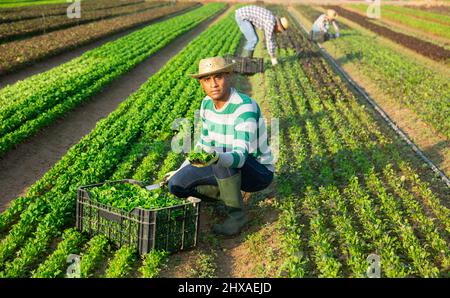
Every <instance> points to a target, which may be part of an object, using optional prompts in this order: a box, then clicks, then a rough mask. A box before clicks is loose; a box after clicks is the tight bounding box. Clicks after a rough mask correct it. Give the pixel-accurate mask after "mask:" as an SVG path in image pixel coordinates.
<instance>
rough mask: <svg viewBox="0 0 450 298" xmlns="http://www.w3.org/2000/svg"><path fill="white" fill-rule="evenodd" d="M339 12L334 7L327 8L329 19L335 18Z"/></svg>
mask: <svg viewBox="0 0 450 298" xmlns="http://www.w3.org/2000/svg"><path fill="white" fill-rule="evenodd" d="M337 16H338V15H337V12H336V11H335V10H334V9H328V10H327V17H328V19H329V20H335V19H336V18H337Z"/></svg>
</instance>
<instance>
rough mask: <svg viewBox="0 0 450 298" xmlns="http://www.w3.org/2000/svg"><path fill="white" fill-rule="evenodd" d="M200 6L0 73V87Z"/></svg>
mask: <svg viewBox="0 0 450 298" xmlns="http://www.w3.org/2000/svg"><path fill="white" fill-rule="evenodd" d="M198 7H199V6H192V7H188V8H186V9H182V10H180V11H177V12H174V13H170V14H168V15H166V16H163V17H160V18H156V19H153V20H151V21H148V22H145V23H144V24H141V25H137V26H134V27H132V28H129V29H126V30H124V31H121V32H118V33H113V34H111V35H107V36H105V37H101V38H99V39H97V40H95V41H93V42H88V43H87V44H85V45H82V46H80V47H77V48H75V49H72V50H64V51H63V52H62V53H60V54H56V55H55V56H51V57H47V58H43V60H38V61H37V62H34V63H32V64H31V65H29V66H24V67H23V68H20V69H18V70H14V71H13V72H12V73H7V74H2V75H0V88H3V87H4V86H5V85H11V84H14V83H16V82H17V81H20V80H23V79H26V78H28V77H30V76H32V75H35V74H38V73H43V72H45V71H47V70H50V69H52V68H54V67H56V66H59V65H61V64H63V63H66V62H68V61H70V60H72V59H74V58H77V57H79V56H81V55H83V54H84V53H85V52H87V51H90V50H92V49H95V48H97V47H99V46H101V45H103V44H105V43H107V42H110V41H114V40H117V39H119V38H121V37H123V36H125V35H128V34H130V33H131V32H135V31H137V30H140V29H142V28H144V27H147V26H149V25H151V24H154V23H159V22H162V21H165V20H167V19H170V18H173V17H175V16H178V15H181V14H184V13H186V12H188V11H190V10H193V9H196V8H198ZM175 42H176V41H175Z"/></svg>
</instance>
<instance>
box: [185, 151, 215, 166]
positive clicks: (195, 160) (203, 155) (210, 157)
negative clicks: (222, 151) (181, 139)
mask: <svg viewBox="0 0 450 298" xmlns="http://www.w3.org/2000/svg"><path fill="white" fill-rule="evenodd" d="M218 158H219V157H218V155H217V153H216V152H213V153H208V152H205V151H200V152H199V151H191V152H190V153H189V155H188V160H189V162H190V163H191V164H192V165H194V166H198V167H201V166H209V165H211V164H213V163H215V162H216V161H217V160H218Z"/></svg>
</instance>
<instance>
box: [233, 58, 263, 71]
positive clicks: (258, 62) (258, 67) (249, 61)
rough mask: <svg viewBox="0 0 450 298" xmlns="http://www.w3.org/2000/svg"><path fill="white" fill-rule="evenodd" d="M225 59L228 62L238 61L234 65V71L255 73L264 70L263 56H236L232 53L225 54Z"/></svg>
mask: <svg viewBox="0 0 450 298" xmlns="http://www.w3.org/2000/svg"><path fill="white" fill-rule="evenodd" d="M225 61H227V63H236V64H235V66H234V71H235V72H237V73H242V74H254V73H258V72H264V59H263V58H248V57H234V56H231V55H225Z"/></svg>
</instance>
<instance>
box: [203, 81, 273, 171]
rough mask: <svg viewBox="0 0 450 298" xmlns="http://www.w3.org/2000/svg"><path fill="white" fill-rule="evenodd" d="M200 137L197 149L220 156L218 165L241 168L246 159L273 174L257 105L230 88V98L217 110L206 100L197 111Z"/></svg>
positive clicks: (265, 133) (264, 127) (264, 130)
mask: <svg viewBox="0 0 450 298" xmlns="http://www.w3.org/2000/svg"><path fill="white" fill-rule="evenodd" d="M200 119H201V128H200V129H201V133H200V138H199V140H198V142H197V147H201V148H202V149H203V150H204V151H206V152H213V151H216V152H219V153H223V154H220V159H219V163H220V164H221V165H223V166H225V167H231V168H241V167H242V166H243V165H244V163H245V160H246V159H247V157H248V156H249V155H251V156H253V157H254V158H255V159H256V160H257V161H258V162H259V163H261V164H263V165H265V166H266V167H267V168H268V169H269V170H270V171H272V172H273V171H274V166H273V155H272V152H271V150H270V147H269V143H268V139H267V129H266V124H265V121H264V119H263V118H262V114H261V110H260V108H259V106H258V104H257V103H256V102H255V101H254V100H253V99H251V98H250V97H248V96H247V95H245V94H243V93H240V92H238V91H236V89H234V88H231V93H230V98H229V99H228V101H227V102H226V103H225V105H224V106H223V107H222V108H221V109H219V110H218V109H216V108H215V106H214V102H213V100H212V99H211V97H209V96H206V97H205V98H204V99H203V101H202V104H201V108H200Z"/></svg>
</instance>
